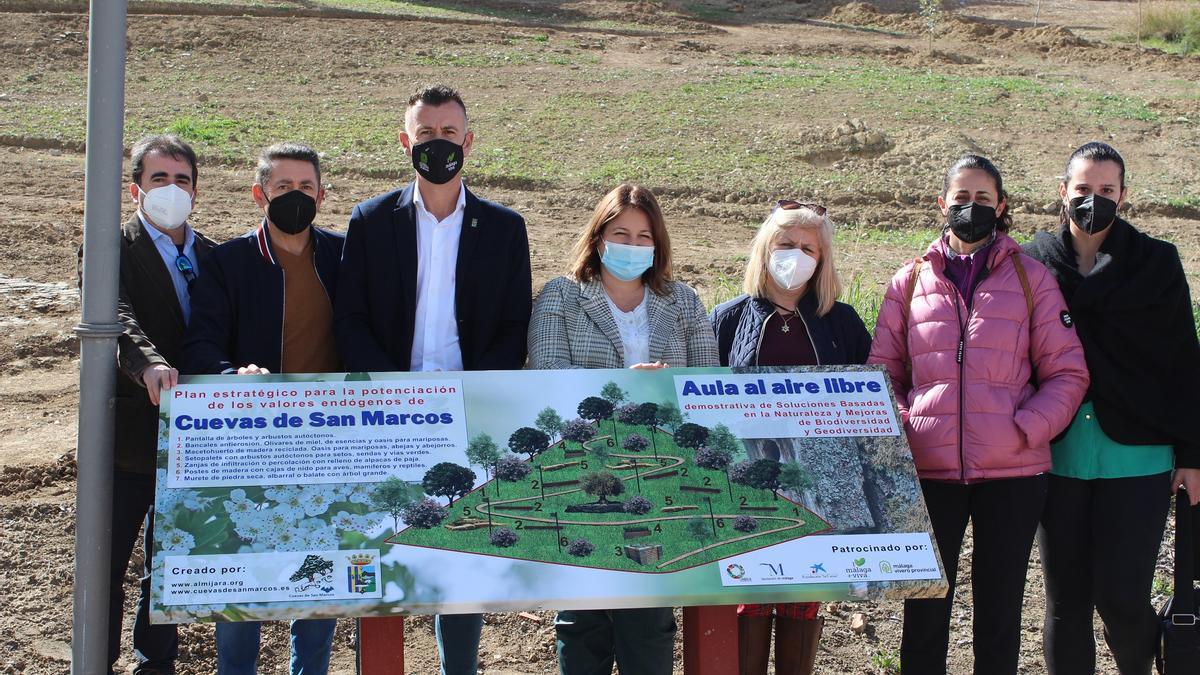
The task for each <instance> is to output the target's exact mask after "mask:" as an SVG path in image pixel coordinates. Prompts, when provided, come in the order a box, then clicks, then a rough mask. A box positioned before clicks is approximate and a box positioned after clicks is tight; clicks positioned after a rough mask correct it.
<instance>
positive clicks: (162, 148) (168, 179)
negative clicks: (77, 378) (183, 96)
mask: <svg viewBox="0 0 1200 675" xmlns="http://www.w3.org/2000/svg"><path fill="white" fill-rule="evenodd" d="M130 162H131V164H132V168H133V172H132V173H133V176H132V178H133V180H132V182H130V184H129V195H130V199H131V200H132V201H133V202H134V204H136V205H137V212H136V213H135V214H134V215H133V216H132V217H131V218H130V219H129V220H128V221H126V223H125V225H124V227H123V228H122V231H121V262H120V266H121V267H120V290H119V297H118V303H117V313H118V317H119V319H120V321H121V325H122V327H123V329H124V332H123V333H122V335H121V336H120V337H119V338H118V339H117V364H116V365H117V371H118V376H117V391H116V394H117V395H116V410H115V415H114V424H115V427H116V429H115V431H116V439H115V454H114V458H113V459H114V462H113V463H114V466H113V509H112V558H111V579H110V587H109V620H108V663H109V672H110V673H111V672H112V667H113V665H114V664H115V663H116V662H117V659H118V658H119V657H120V654H121V620H122V615H123V613H124V612H123V609H124V602H125V590H124V588H123V584H124V581H125V571H126V569H127V568H128V567H129V557H130V556H131V555H132V553H133V546H134V543H135V541H136V540H137V535H138V530H139V529H140V528H141V527H142V524H143V522H144V523H145V540H144V545H145V552H146V563H145V566H144V571H143V576H142V584H141V595H140V597H139V598H138V604H137V614H136V617H135V618H134V624H133V649H134V652H135V654H136V656H137V661H138V663H137V665H136V666H135V669H134V672H135V673H171V672H174V670H175V657H176V654H177V652H178V639H177V634H176V630H175V626H173V625H158V626H151V625H150V616H149V609H150V568H151V556H152V555H153V552H154V544H153V538H154V480H155V471H156V467H157V454H158V402H159V396H160V394H161V393H162V392H163V391H164V390H168V389H170V388H171V387H173V386H174V385H175V384H176V383H177V381H178V379H179V371H178V370H177V369H176V366H178V365H179V364H180V360H181V356H182V349H181V345H182V343H183V333H184V328H185V327H186V325H187V322H188V317H189V316H190V310H191V307H190V302H189V286H190V285H191V284H192V282H194V281H195V280H196V269H197V267H198V265H199V263H200V261H202V260H203V259H204V258H205V257H206V256H207V255H208V253H209V251H210V250H211V249H212V247H213V245H214V244H213V242H212V241H210V240H209V239H207V238H205V237H204V236H202V235H201V234H199V233H198V232H195V231H194V230H192V228H191V225H189V224H188V222H187V217H188V216H189V215H190V214H191V211H192V207H193V206H194V205H195V198H196V178H197V175H196V174H197V172H196V153H195V152H193V151H192V149H191V148H190V147H189V146H188V145H187V144H186V143H184V142H183V141H181V140H179V139H178V138H176V137H174V136H149V137H146V138H143V139H141V140H139V141H138V142H137V143H136V144H134V146H133V149H132V151H131V154H130ZM81 255H82V249H81ZM80 262H81V263H82V259H81V261H80ZM81 272H82V265H81Z"/></svg>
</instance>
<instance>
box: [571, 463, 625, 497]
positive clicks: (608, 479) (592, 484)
mask: <svg viewBox="0 0 1200 675" xmlns="http://www.w3.org/2000/svg"><path fill="white" fill-rule="evenodd" d="M579 486H580V487H582V488H583V491H584V493H586V494H589V495H591V496H593V497H599V500H598V501H597V502H596V503H597V504H607V503H609V502H608V498H609V497H616V496H617V495H619V494H621V493H623V492H625V483H623V482H621V479H620V478H617V477H616V476H614V475H613V474H611V473H609V472H607V471H593V472H591V473H585V474H583V476H582V477H580V479H579Z"/></svg>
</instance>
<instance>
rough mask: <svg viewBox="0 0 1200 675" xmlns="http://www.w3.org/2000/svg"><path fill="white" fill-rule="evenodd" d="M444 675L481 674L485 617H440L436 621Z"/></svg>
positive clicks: (465, 615)
mask: <svg viewBox="0 0 1200 675" xmlns="http://www.w3.org/2000/svg"><path fill="white" fill-rule="evenodd" d="M433 633H434V636H435V637H436V638H437V647H438V659H439V660H440V661H441V675H475V673H476V671H478V670H479V638H480V637H481V636H482V634H483V615H482V614H438V615H436V616H435V617H434V618H433Z"/></svg>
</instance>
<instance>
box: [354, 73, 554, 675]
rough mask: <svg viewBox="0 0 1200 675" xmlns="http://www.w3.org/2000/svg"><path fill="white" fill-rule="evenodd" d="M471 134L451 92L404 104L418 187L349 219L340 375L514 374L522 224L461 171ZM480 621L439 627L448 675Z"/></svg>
mask: <svg viewBox="0 0 1200 675" xmlns="http://www.w3.org/2000/svg"><path fill="white" fill-rule="evenodd" d="M473 141H474V134H472V133H471V131H470V130H469V129H468V123H467V108H466V104H464V103H463V100H462V97H461V96H460V95H459V94H458V92H456V91H455V90H454V89H451V88H450V87H447V86H444V85H437V86H430V87H425V88H423V89H420V90H419V91H417V92H416V93H415V94H413V95H412V96H411V97H410V98H409V101H408V107H407V108H406V110H405V115H404V130H403V131H401V132H400V144H401V145H402V146H404V152H405V154H406V155H408V156H409V157H410V158H411V159H412V163H413V167H414V168H415V169H416V171H417V178H416V181H415V182H413V183H412V184H410V185H408V186H407V187H405V188H402V189H400V190H395V191H393V192H389V193H387V194H383V195H380V196H378V197H375V198H373V199H369V200H367V201H365V202H363V203H361V204H359V205H358V206H356V207H354V212H353V213H352V214H351V215H350V228H349V230H348V231H347V232H346V246H345V250H344V252H343V254H342V266H341V273H340V278H339V281H338V295H337V302H336V304H335V310H334V334H335V336H336V337H337V343H338V349H339V351H340V353H341V356H342V360H343V361H344V363H345V366H346V368H347V370H350V371H354V372H363V371H374V372H388V371H392V372H395V371H434V370H444V371H459V370H516V369H519V368H521V367H522V366H523V365H524V364H525V341H526V333H527V331H528V328H529V314H530V311H531V305H532V297H533V287H532V278H531V274H530V270H529V238H528V235H527V234H526V232H525V221H524V219H522V218H521V216H520V215H519V214H517V213H516V212H515V211H512V210H511V209H507V208H505V207H503V206H500V205H499V204H495V203H492V202H489V201H486V200H482V199H479V198H478V197H476V196H475V195H473V194H472V193H471V192H470V191H469V190H467V189H466V186H464V185H463V181H462V176H461V174H460V170H461V169H462V166H463V163H464V161H465V160H466V158H467V157H469V156H470V153H471V146H472V143H473ZM482 626H483V616H482V615H480V614H459V615H448V616H438V617H437V620H436V624H435V628H436V633H437V638H438V652H439V654H440V656H441V666H442V673H443V675H466V674H470V675H474V673H475V672H476V666H477V663H476V662H477V657H478V648H479V635H480V631H481V629H482Z"/></svg>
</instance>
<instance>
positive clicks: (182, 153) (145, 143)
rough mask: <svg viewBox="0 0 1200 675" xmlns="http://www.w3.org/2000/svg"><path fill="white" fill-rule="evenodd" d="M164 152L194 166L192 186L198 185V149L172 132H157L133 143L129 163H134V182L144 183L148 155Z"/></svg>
mask: <svg viewBox="0 0 1200 675" xmlns="http://www.w3.org/2000/svg"><path fill="white" fill-rule="evenodd" d="M156 152H158V153H162V154H164V155H168V156H170V157H174V158H175V159H181V160H183V161H185V162H187V163H188V164H189V165H191V167H192V187H193V188H194V187H195V186H196V178H197V177H198V176H197V171H196V151H195V150H192V146H190V145H188V144H187V143H184V142H183V139H182V138H180V137H178V136H175V135H172V134H156V135H154V136H143V137H142V138H140V139H138V141H137V143H134V144H133V149H131V150H130V151H129V163H130V164H131V165H132V174H133V182H135V183H137V184H138V185H141V184H142V173H143V172H144V171H145V170H146V156H147V155H151V154H153V153H156Z"/></svg>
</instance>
